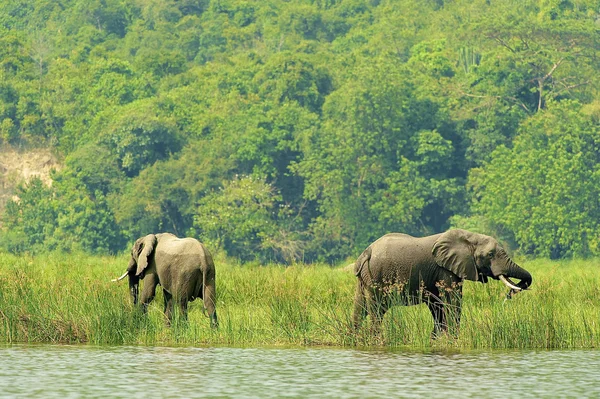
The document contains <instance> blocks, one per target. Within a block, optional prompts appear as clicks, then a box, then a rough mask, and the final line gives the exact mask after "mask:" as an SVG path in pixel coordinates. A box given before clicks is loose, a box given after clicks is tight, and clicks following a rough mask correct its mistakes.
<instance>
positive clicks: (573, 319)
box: [0, 255, 600, 349]
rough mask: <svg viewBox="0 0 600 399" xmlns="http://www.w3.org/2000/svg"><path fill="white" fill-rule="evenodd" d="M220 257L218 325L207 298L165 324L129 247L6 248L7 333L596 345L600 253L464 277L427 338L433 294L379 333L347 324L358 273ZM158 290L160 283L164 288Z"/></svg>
mask: <svg viewBox="0 0 600 399" xmlns="http://www.w3.org/2000/svg"><path fill="white" fill-rule="evenodd" d="M215 263H216V267H217V296H218V303H217V312H218V315H219V322H220V327H219V329H218V330H213V329H211V328H210V327H209V321H208V319H207V318H206V317H205V316H204V314H203V312H202V303H201V302H200V301H195V302H192V303H191V305H190V311H189V320H188V322H176V323H174V324H173V326H172V327H167V325H166V323H165V321H164V317H163V314H162V302H163V301H162V294H161V293H159V294H158V295H157V297H156V299H155V301H154V302H153V304H152V306H151V307H150V309H149V313H148V315H147V316H144V315H142V314H140V312H139V311H138V309H135V308H134V307H133V306H132V304H131V300H130V298H129V296H128V295H129V294H128V288H127V282H126V280H125V281H122V282H121V283H114V282H111V278H114V277H117V276H118V275H120V274H121V273H122V272H123V270H124V268H125V267H126V265H127V257H125V256H122V257H91V256H86V255H47V256H40V257H35V258H31V257H15V256H11V255H0V342H5V343H11V342H53V343H56V342H60V343H93V344H145V345H221V344H224V345H336V346H359V347H363V346H373V345H385V346H391V347H408V348H440V349H451V348H457V349H462V348H465V349H467V348H468V349H475V348H502V349H506V348H597V347H600V260H596V259H594V260H581V261H562V262H555V261H548V260H535V261H529V262H521V265H522V266H524V267H525V268H526V269H528V270H529V271H530V272H531V274H532V275H533V286H532V289H531V290H530V291H527V292H524V293H520V294H518V295H515V297H514V299H512V300H510V301H504V295H505V294H506V291H507V289H506V288H505V287H504V286H503V285H502V284H501V283H500V282H496V281H491V282H490V283H489V284H485V285H484V284H479V283H474V282H467V283H465V287H464V302H463V315H462V324H461V332H460V336H459V337H458V338H457V339H456V338H454V339H453V338H449V337H442V338H441V339H438V340H435V341H431V340H430V338H429V334H430V332H431V329H432V326H433V322H432V319H431V315H430V313H429V311H428V309H427V307H426V306H424V305H420V306H410V307H400V306H399V307H395V308H393V309H392V310H390V311H389V312H388V313H387V314H386V317H385V321H384V329H383V335H382V337H380V338H376V337H373V336H372V335H371V334H369V330H368V325H367V324H368V323H365V327H364V328H363V329H362V330H361V331H359V332H358V333H355V332H353V331H352V329H351V319H352V300H353V294H354V284H355V277H354V275H353V273H352V272H349V271H344V270H342V269H341V268H331V267H329V266H325V265H297V266H293V267H283V266H259V265H244V266H241V265H238V264H235V263H234V262H230V261H225V260H222V259H217V260H216V262H215ZM158 291H160V289H159V290H158Z"/></svg>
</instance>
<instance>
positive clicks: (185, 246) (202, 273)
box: [113, 233, 218, 327]
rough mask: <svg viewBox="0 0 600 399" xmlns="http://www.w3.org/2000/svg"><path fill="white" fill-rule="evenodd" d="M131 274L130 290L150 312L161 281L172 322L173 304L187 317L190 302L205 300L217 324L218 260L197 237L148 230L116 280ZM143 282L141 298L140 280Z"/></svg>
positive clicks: (166, 307) (138, 241) (211, 319)
mask: <svg viewBox="0 0 600 399" xmlns="http://www.w3.org/2000/svg"><path fill="white" fill-rule="evenodd" d="M126 276H128V277H129V290H130V292H131V296H132V298H133V303H134V304H137V303H138V299H139V301H140V302H141V305H142V309H143V311H144V312H146V310H147V307H148V304H149V303H150V302H152V300H153V299H154V296H155V293H156V287H157V286H158V285H161V286H162V288H163V294H164V301H165V303H164V312H165V315H166V316H167V320H168V321H169V323H170V322H171V321H172V317H173V304H174V303H177V304H178V305H179V309H180V310H181V314H182V316H183V317H184V318H187V307H188V302H189V301H193V300H194V299H196V298H201V299H203V300H204V307H205V309H206V311H207V313H208V316H209V317H210V321H211V326H212V327H217V326H218V321H217V312H216V308H215V304H216V288H215V264H214V262H213V259H212V256H211V254H210V252H209V251H208V249H206V247H205V246H204V245H203V244H202V243H201V242H200V241H198V240H196V239H194V238H178V237H177V236H175V235H173V234H170V233H161V234H148V235H147V236H145V237H141V238H138V239H137V240H136V242H135V244H133V248H132V249H131V259H130V260H129V265H128V266H127V270H126V271H125V273H124V274H123V275H122V276H121V277H119V278H117V279H115V280H113V281H119V280H122V279H124V278H125V277H126ZM140 280H141V281H142V282H143V284H142V294H141V298H138V293H139V283H140Z"/></svg>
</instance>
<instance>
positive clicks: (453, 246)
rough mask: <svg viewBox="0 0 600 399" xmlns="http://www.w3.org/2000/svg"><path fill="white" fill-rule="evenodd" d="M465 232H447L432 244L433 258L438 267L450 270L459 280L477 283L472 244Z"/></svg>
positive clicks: (456, 230) (467, 233)
mask: <svg viewBox="0 0 600 399" xmlns="http://www.w3.org/2000/svg"><path fill="white" fill-rule="evenodd" d="M472 234H473V233H470V232H468V231H465V230H460V229H455V230H449V231H447V232H445V233H444V234H442V235H441V236H440V238H438V239H437V241H436V242H435V244H433V250H432V253H433V257H434V258H435V261H436V263H437V264H438V265H440V266H441V267H443V268H445V269H448V270H450V271H451V272H452V273H454V274H456V275H457V276H458V277H460V278H461V279H467V280H472V281H477V280H478V278H479V276H478V275H477V265H476V264H475V258H474V257H473V244H472V243H471V242H470V241H469V237H470V236H471V235H472Z"/></svg>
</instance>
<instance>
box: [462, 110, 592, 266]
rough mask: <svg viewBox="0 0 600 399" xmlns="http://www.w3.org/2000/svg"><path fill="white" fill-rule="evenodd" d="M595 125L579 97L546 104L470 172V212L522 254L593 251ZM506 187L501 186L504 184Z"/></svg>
mask: <svg viewBox="0 0 600 399" xmlns="http://www.w3.org/2000/svg"><path fill="white" fill-rule="evenodd" d="M599 148H600V127H599V125H598V119H597V117H596V118H593V117H590V115H589V114H588V113H586V112H585V110H584V109H582V107H581V105H580V104H578V103H577V102H567V101H563V102H561V103H556V104H550V106H549V107H548V108H547V110H546V111H545V112H543V113H539V114H537V115H536V116H535V117H533V118H530V119H529V120H528V121H527V123H526V124H524V125H523V126H522V128H521V131H520V133H519V136H517V138H516V139H515V141H514V148H512V149H508V148H506V147H499V148H498V149H497V150H496V151H494V153H492V159H491V160H490V162H489V163H488V164H486V165H484V166H483V167H482V168H479V169H474V170H473V171H472V173H471V176H470V185H471V190H472V192H473V194H474V198H475V204H474V210H475V212H476V213H477V214H480V215H482V216H485V217H486V218H487V219H489V220H490V221H491V222H492V223H493V224H494V225H496V226H498V227H499V228H506V229H508V230H509V231H511V232H512V233H513V234H514V238H515V240H516V242H517V244H518V245H519V247H520V248H521V249H522V250H523V251H525V252H526V253H532V254H536V255H541V256H549V257H552V258H557V257H562V256H567V255H578V256H586V255H598V254H600V247H599V241H598V237H599V236H600V223H599V220H600V206H599V203H598V198H599V196H600V192H599V191H598V187H600V168H599V165H600V158H599V154H600V152H599V151H598V149H599ZM507 187H509V189H508V190H507V189H506V188H507Z"/></svg>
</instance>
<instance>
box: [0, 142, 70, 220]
mask: <svg viewBox="0 0 600 399" xmlns="http://www.w3.org/2000/svg"><path fill="white" fill-rule="evenodd" d="M60 167H61V165H60V163H59V162H58V159H57V158H56V156H54V155H53V154H52V153H51V152H50V150H48V149H44V148H37V149H29V150H19V149H15V148H12V147H8V146H0V214H1V213H2V212H3V211H4V207H5V205H6V203H7V202H8V200H10V199H11V198H13V197H14V195H15V189H16V187H17V186H18V185H19V183H22V182H27V181H30V180H31V179H33V178H35V177H38V178H40V179H41V180H42V181H43V182H44V183H45V184H47V185H48V186H51V185H52V178H51V177H50V172H51V171H52V170H53V169H55V170H59V169H60Z"/></svg>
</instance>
